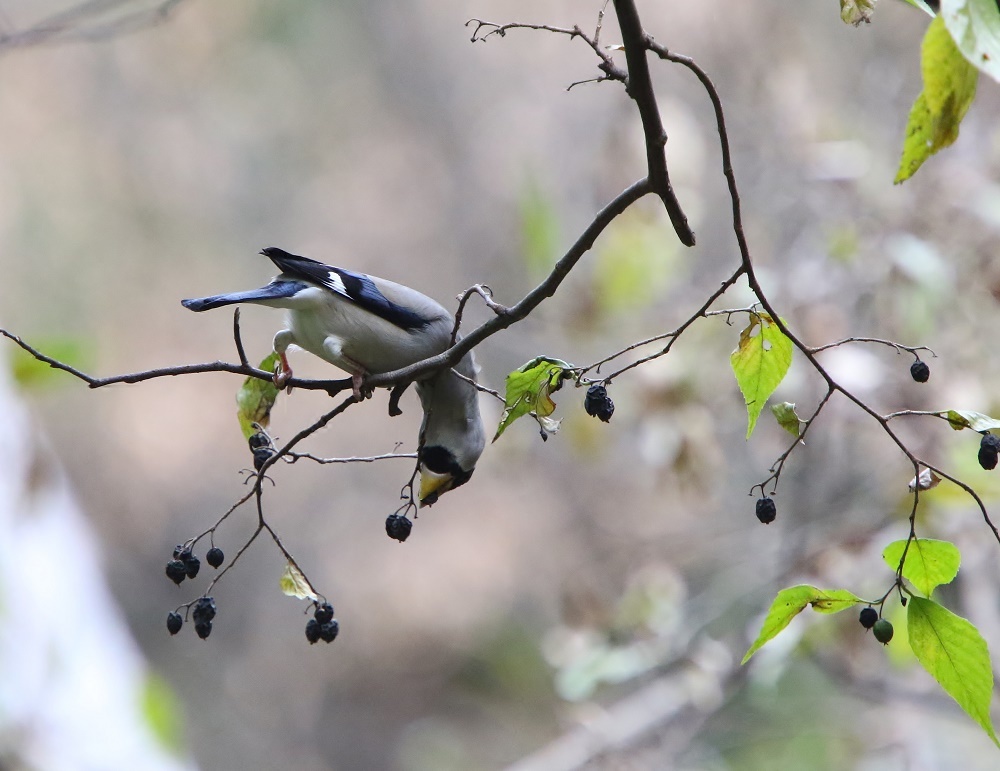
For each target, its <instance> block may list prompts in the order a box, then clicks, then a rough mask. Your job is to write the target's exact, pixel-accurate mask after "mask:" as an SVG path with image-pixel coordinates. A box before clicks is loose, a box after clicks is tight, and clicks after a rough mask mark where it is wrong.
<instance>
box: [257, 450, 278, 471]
mask: <svg viewBox="0 0 1000 771" xmlns="http://www.w3.org/2000/svg"><path fill="white" fill-rule="evenodd" d="M272 455H274V450H273V449H272V448H270V447H258V448H257V449H256V450H254V451H253V467H254V468H255V469H257V471H260V470H261V468H263V466H264V464H265V463H267V461H268V459H269V458H270V457H271V456H272Z"/></svg>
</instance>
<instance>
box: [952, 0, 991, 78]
mask: <svg viewBox="0 0 1000 771" xmlns="http://www.w3.org/2000/svg"><path fill="white" fill-rule="evenodd" d="M941 18H942V19H944V25H945V27H947V28H948V32H950V33H951V37H952V39H953V40H954V41H955V44H956V45H957V46H958V50H959V51H961V52H962V55H963V56H964V57H965V58H966V59H967V60H968V62H969V63H970V64H971V65H972V66H973V67H975V68H976V69H978V70H981V71H982V72H985V73H986V74H987V75H989V76H990V77H991V78H993V79H994V80H1000V8H998V7H997V4H996V0H942V2H941Z"/></svg>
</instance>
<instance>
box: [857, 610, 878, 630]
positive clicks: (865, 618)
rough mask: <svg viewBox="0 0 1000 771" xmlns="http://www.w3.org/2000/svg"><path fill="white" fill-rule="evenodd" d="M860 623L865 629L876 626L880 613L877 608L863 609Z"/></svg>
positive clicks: (859, 618)
mask: <svg viewBox="0 0 1000 771" xmlns="http://www.w3.org/2000/svg"><path fill="white" fill-rule="evenodd" d="M858 621H860V622H861V626H863V627H864V628H865V629H871V628H872V627H873V626H875V622H876V621H878V611H877V610H875V608H862V609H861V615H860V616H859V617H858Z"/></svg>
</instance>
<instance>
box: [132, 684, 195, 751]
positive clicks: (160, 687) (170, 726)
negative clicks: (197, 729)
mask: <svg viewBox="0 0 1000 771" xmlns="http://www.w3.org/2000/svg"><path fill="white" fill-rule="evenodd" d="M140 699H141V705H140V709H141V710H142V714H143V716H144V717H145V718H146V722H147V723H148V725H149V727H150V729H152V731H153V735H154V736H156V738H157V740H158V741H159V742H160V744H161V745H163V747H164V749H167V750H169V751H171V752H174V753H179V752H180V749H181V748H182V747H183V746H184V731H183V728H184V717H183V714H182V710H181V704H180V702H179V701H178V699H177V695H176V694H175V693H174V690H173V688H171V687H170V684H169V683H168V682H167V681H166V680H164V679H163V678H162V677H161V676H159V675H157V674H154V673H149V674H148V675H147V677H146V682H145V683H144V684H143V688H142V693H141V696H140Z"/></svg>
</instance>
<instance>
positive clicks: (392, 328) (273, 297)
mask: <svg viewBox="0 0 1000 771" xmlns="http://www.w3.org/2000/svg"><path fill="white" fill-rule="evenodd" d="M261 254H263V255H265V256H266V257H268V258H269V259H270V260H271V261H272V262H273V263H274V264H275V265H277V266H278V268H279V270H281V273H280V274H279V275H278V276H276V277H275V278H274V279H273V280H272V281H271V283H269V284H268V285H267V286H264V287H261V288H260V289H251V290H249V291H246V292H233V293H230V294H222V295H215V296H213V297H202V298H198V299H194V300H182V301H181V304H182V305H183V306H184V307H185V308H189V309H190V310H193V311H199V312H200V311H207V310H212V309H213V308H221V307H222V306H225V305H234V304H236V303H251V304H254V305H266V306H269V307H272V308H285V309H287V310H288V317H287V322H286V327H285V329H282V330H281V331H279V332H278V333H277V334H276V335H275V336H274V351H275V353H277V354H278V356H279V358H280V360H281V366H280V368H279V369H278V371H277V372H275V376H274V380H275V384H276V385H278V387H279V388H280V387H282V386H283V385H284V384H285V383H286V382H287V381H288V379H289V378H290V377H291V376H292V369H291V367H290V366H289V364H288V359H287V357H286V355H285V352H286V351H287V350H288V347H289V346H290V345H297V346H299V347H300V348H304V349H305V350H307V351H309V352H310V353H312V354H314V355H315V356H318V357H320V358H321V359H323V360H325V361H328V362H330V363H331V364H333V365H335V366H337V367H339V368H340V369H342V370H344V371H346V372H348V373H349V374H350V375H351V379H352V381H353V385H354V393H355V396H359V397H360V387H361V382H362V380H363V378H364V376H365V375H367V374H379V373H382V372H391V371H392V370H396V369H400V368H402V367H406V366H409V365H410V364H413V363H415V362H418V361H421V360H423V359H426V358H428V357H430V356H435V355H437V354H439V353H441V352H442V351H444V350H446V349H447V348H448V347H449V344H450V342H451V333H452V329H453V327H454V324H455V320H454V318H453V317H452V315H451V314H450V313H448V311H447V310H445V309H444V308H443V307H442V306H441V305H440V304H439V303H437V302H435V301H434V300H432V299H431V298H429V297H427V296H426V295H423V294H421V293H420V292H418V291H416V290H415V289H410V288H409V287H406V286H403V285H401V284H397V283H394V282H392V281H387V280H385V279H382V278H377V277H376V276H368V275H365V274H364V273H354V272H353V271H349V270H344V269H343V268H334V267H331V266H329V265H324V264H323V263H321V262H317V261H316V260H311V259H309V258H308V257H299V256H296V255H294V254H289V253H288V252H286V251H284V250H282V249H278V248H276V247H273V246H272V247H268V248H267V249H264V250H263V251H262V252H261ZM455 370H456V371H458V372H461V373H462V374H463V375H465V376H466V377H468V378H470V379H473V380H474V379H475V374H476V367H475V363H474V360H473V356H472V353H471V352H470V353H468V354H467V355H466V356H465V357H464V358H463V359H462V360H461V361H460V362H459V363H458V364H457V365H456V366H455ZM417 391H418V394H419V396H420V402H421V406H422V407H423V410H424V419H423V425H422V427H421V437H422V441H421V443H420V447H419V448H418V455H419V462H420V494H419V499H420V502H421V503H422V504H426V505H429V504H431V503H434V501H436V500H437V497H438V495H440V494H441V493H444V492H446V491H448V490H451V489H453V488H455V487H458V486H459V485H462V484H465V482H467V481H468V480H469V477H471V476H472V472H473V471H474V470H475V467H476V462H477V461H478V460H479V456H480V455H481V454H482V452H483V448H484V447H485V444H486V435H485V432H484V429H483V424H482V418H481V417H480V414H479V399H478V394H477V391H476V388H475V386H474V385H472V384H471V383H469V382H467V381H465V380H462V379H461V378H460V377H458V376H457V375H455V374H454V373H453V372H452V371H451V370H447V369H446V370H442V371H440V372H437V373H435V374H434V375H432V376H431V377H430V378H428V379H426V380H424V381H421V382H418V383H417Z"/></svg>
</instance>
